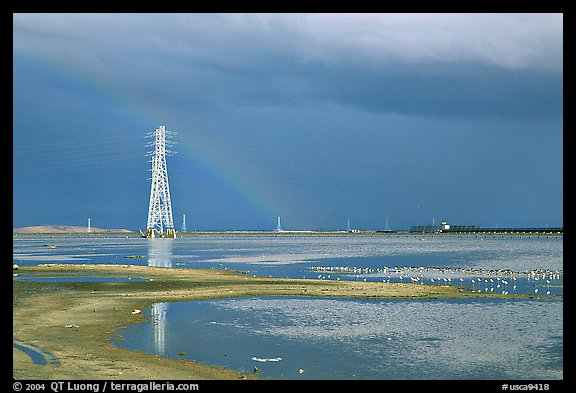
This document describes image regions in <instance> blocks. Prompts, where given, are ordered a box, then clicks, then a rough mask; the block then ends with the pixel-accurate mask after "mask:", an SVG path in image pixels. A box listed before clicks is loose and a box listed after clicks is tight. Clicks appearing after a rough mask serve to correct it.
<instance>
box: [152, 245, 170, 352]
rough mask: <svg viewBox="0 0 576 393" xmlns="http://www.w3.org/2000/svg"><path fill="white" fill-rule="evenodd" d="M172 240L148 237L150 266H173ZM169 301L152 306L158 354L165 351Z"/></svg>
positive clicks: (155, 346)
mask: <svg viewBox="0 0 576 393" xmlns="http://www.w3.org/2000/svg"><path fill="white" fill-rule="evenodd" d="M172 241H173V239H170V238H153V239H148V266H157V267H172ZM167 311H168V303H166V302H164V303H156V304H154V305H153V306H152V318H153V321H154V348H155V349H156V352H157V353H158V354H164V351H165V332H166V312H167Z"/></svg>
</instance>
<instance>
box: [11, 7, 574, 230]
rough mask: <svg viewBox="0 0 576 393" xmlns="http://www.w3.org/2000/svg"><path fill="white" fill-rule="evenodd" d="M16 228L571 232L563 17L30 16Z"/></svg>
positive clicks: (23, 40)
mask: <svg viewBox="0 0 576 393" xmlns="http://www.w3.org/2000/svg"><path fill="white" fill-rule="evenodd" d="M13 22H14V27H13V29H14V30H13V32H14V34H13V67H14V69H13V82H14V90H13V99H14V105H13V116H14V128H13V174H14V178H13V192H14V206H13V225H14V226H15V227H18V226H28V225H44V224H64V225H87V220H88V217H90V218H91V224H92V226H94V227H104V228H128V229H134V230H136V229H138V228H141V229H142V230H144V229H145V227H146V220H147V213H148V200H149V194H150V180H149V177H150V171H149V169H150V163H149V162H148V161H147V160H148V159H149V157H147V156H146V155H145V154H146V152H147V151H148V150H149V148H147V147H146V143H148V142H149V139H146V138H145V136H146V134H147V133H148V132H150V131H153V130H154V129H155V128H157V127H158V126H160V125H165V126H166V128H167V129H168V130H171V131H174V132H176V133H177V134H176V135H174V137H173V141H174V142H177V144H176V145H175V147H174V150H176V151H177V154H176V155H174V156H171V157H168V176H169V181H170V190H171V197H172V208H173V212H174V222H175V226H176V229H177V230H180V227H181V225H182V215H183V214H185V215H186V223H187V226H188V229H189V230H194V229H196V230H213V229H246V230H247V229H274V228H275V227H276V217H277V216H281V217H282V224H283V227H284V229H320V228H323V229H345V228H346V226H347V220H348V219H350V222H351V226H352V227H354V228H362V229H384V227H385V222H386V219H387V218H388V223H389V227H390V228H392V229H395V228H409V227H410V226H411V225H426V224H430V223H432V220H435V222H436V223H438V222H440V221H441V220H446V221H448V222H449V223H452V224H460V225H480V226H483V227H494V226H499V227H544V226H562V225H563V197H562V193H563V156H562V155H563V16H562V15H561V14H452V13H451V14H223V15H222V14H14V16H13Z"/></svg>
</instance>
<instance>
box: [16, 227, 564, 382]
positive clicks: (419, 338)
mask: <svg viewBox="0 0 576 393" xmlns="http://www.w3.org/2000/svg"><path fill="white" fill-rule="evenodd" d="M13 260H14V263H17V264H21V265H35V264H40V263H59V262H64V263H105V264H110V263H114V264H138V265H153V266H164V267H189V268H194V267H207V268H214V269H231V270H232V269H233V270H241V271H243V272H244V274H250V275H261V276H272V277H296V278H303V277H304V278H314V279H318V278H319V279H325V280H337V279H343V280H366V281H377V282H383V281H384V282H386V281H389V282H400V281H402V282H411V283H413V284H414V285H418V284H421V283H427V284H455V285H462V286H464V287H465V288H467V290H470V291H472V290H473V291H482V292H488V291H490V292H505V293H510V294H513V293H527V294H534V295H535V296H538V297H543V298H546V299H550V300H522V301H519V300H516V301H513V300H497V301H494V300H493V301H478V300H466V301H453V300H452V301H408V300H405V301H389V300H386V301H385V300H379V301H372V300H346V299H310V298H298V297H292V298H243V299H223V300H213V301H202V302H200V301H197V302H183V303H178V304H176V303H171V304H165V303H161V304H157V305H155V306H154V307H152V308H151V309H150V310H148V311H147V312H148V313H149V315H150V318H149V319H148V321H147V322H146V323H144V324H143V325H141V326H136V327H131V328H129V329H127V330H126V331H123V332H122V333H123V336H124V338H125V340H124V341H122V342H119V343H118V345H120V346H126V347H129V348H135V349H140V350H144V351H149V352H153V353H159V354H162V355H165V356H169V357H184V358H187V359H194V360H199V361H202V362H205V363H207V364H217V365H221V366H225V367H229V368H233V369H237V370H243V371H248V372H252V370H253V368H254V367H257V368H258V369H259V375H261V376H262V377H270V378H277V379H284V378H285V379H505V378H511V379H531V378H536V379H562V378H563V331H562V325H563V324H562V322H563V312H562V310H563V302H562V293H563V238H562V237H550V238H546V237H541V238H536V237H530V238H526V237H525V238H519V237H507V238H506V237H505V238H501V237H498V238H492V237H479V238H457V237H448V236H436V237H432V236H425V237H418V236H402V235H387V236H356V235H342V236H294V235H282V236H274V235H270V236H265V235H263V236H256V235H255V236H247V235H243V236H233V235H230V236H225V235H220V236H211V235H204V236H190V237H185V238H178V239H141V238H124V237H110V238H102V237H96V238H86V237H70V236H52V237H48V236H20V235H19V236H17V237H14V240H13ZM15 279H28V278H26V277H18V276H17V277H15ZM126 279H129V278H126ZM131 279H137V277H133V278H131ZM299 370H300V371H299Z"/></svg>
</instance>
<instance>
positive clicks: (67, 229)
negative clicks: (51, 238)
mask: <svg viewBox="0 0 576 393" xmlns="http://www.w3.org/2000/svg"><path fill="white" fill-rule="evenodd" d="M102 232H132V231H130V230H128V229H102V228H93V227H91V228H90V233H102ZM12 233H88V227H85V226H74V225H37V226H31V227H20V228H13V229H12Z"/></svg>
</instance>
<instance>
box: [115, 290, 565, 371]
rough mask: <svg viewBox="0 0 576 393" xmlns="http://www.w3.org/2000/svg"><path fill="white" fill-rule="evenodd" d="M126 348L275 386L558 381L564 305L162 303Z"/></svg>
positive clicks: (296, 300) (129, 333) (131, 332)
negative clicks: (276, 382)
mask: <svg viewBox="0 0 576 393" xmlns="http://www.w3.org/2000/svg"><path fill="white" fill-rule="evenodd" d="M148 312H149V315H150V318H149V321H148V322H147V323H145V324H144V325H142V326H138V327H131V328H128V329H127V330H126V331H124V332H122V334H123V337H124V340H123V341H122V342H120V343H119V345H120V346H122V347H125V348H132V349H139V350H143V351H146V352H151V353H157V354H161V355H166V356H169V357H173V358H179V357H182V358H185V359H193V360H197V361H201V362H203V363H205V364H214V365H220V366H224V367H227V368H231V369H236V370H243V371H248V372H252V371H253V369H254V367H257V368H258V369H259V372H258V373H259V375H260V376H262V377H268V378H273V379H404V380H405V379H540V380H541V379H562V378H563V375H562V373H563V354H562V349H563V331H562V303H561V302H544V301H490V302H486V301H482V302H479V301H454V300H452V301H444V300H443V301H390V300H349V299H317V298H305V297H290V298H274V297H258V298H240V299H220V300H211V301H194V302H182V303H176V304H166V303H160V304H157V305H155V306H154V307H153V308H152V309H151V310H148Z"/></svg>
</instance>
